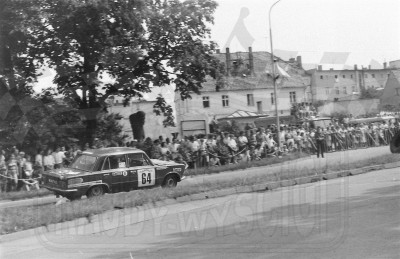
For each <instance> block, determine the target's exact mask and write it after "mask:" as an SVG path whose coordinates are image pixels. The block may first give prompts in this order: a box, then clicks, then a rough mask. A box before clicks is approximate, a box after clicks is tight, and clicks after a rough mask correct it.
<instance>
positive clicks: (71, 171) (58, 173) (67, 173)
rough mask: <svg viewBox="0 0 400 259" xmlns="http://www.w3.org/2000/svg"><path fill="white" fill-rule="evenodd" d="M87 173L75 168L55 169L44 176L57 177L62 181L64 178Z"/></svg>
mask: <svg viewBox="0 0 400 259" xmlns="http://www.w3.org/2000/svg"><path fill="white" fill-rule="evenodd" d="M85 173H86V171H83V170H79V169H75V168H60V169H53V170H50V171H46V172H44V173H43V174H44V175H51V176H55V177H58V178H60V179H62V178H69V177H74V176H78V175H82V174H85Z"/></svg>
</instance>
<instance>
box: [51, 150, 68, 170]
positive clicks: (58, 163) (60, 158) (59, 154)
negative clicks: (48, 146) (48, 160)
mask: <svg viewBox="0 0 400 259" xmlns="http://www.w3.org/2000/svg"><path fill="white" fill-rule="evenodd" d="M53 157H54V169H58V168H61V167H62V165H63V162H64V159H65V154H64V152H63V151H61V150H60V148H59V147H57V148H56V151H54V152H53Z"/></svg>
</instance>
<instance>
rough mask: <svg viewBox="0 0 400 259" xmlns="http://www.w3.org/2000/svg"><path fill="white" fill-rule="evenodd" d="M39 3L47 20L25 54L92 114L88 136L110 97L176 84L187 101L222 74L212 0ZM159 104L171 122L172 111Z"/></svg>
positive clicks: (158, 109)
mask: <svg viewBox="0 0 400 259" xmlns="http://www.w3.org/2000/svg"><path fill="white" fill-rule="evenodd" d="M37 1H40V2H41V4H40V12H41V19H37V20H35V21H34V22H32V28H31V29H30V32H31V34H32V38H34V39H35V41H31V42H30V44H29V48H27V51H26V53H25V55H26V56H28V57H35V63H34V64H35V65H36V66H40V65H46V66H50V67H52V68H54V69H55V70H56V72H57V75H56V78H55V83H56V84H57V86H58V91H59V93H61V94H63V95H64V96H66V97H68V98H71V99H73V100H74V101H75V103H76V106H77V108H79V109H81V111H82V112H83V114H84V115H85V116H86V121H87V137H88V138H92V137H93V136H94V133H95V128H96V123H97V115H98V113H99V112H100V111H101V110H103V109H104V108H105V107H106V105H105V101H106V99H107V98H108V97H110V96H111V95H119V96H123V97H125V98H127V99H129V98H131V97H135V96H139V97H140V96H141V95H142V93H146V92H150V91H151V87H162V86H166V85H170V84H174V85H176V91H177V92H179V94H180V96H181V98H182V99H186V98H190V95H191V94H192V93H198V92H199V89H200V88H201V84H202V83H203V82H204V81H205V78H206V76H207V75H211V76H212V77H214V78H217V79H219V78H221V77H222V74H223V67H222V65H221V64H220V63H219V62H218V61H217V60H216V59H215V58H214V57H213V56H212V53H213V51H214V50H215V47H216V45H215V43H213V42H212V41H210V39H209V36H210V29H209V25H210V24H212V23H213V14H214V11H215V9H216V7H217V4H216V3H215V1H214V0H187V1H183V2H182V1H180V0H168V1H167V0H124V1H114V0H89V1H80V0H57V1H54V0H37ZM38 53H39V55H38ZM104 78H108V79H109V80H107V82H106V81H104V80H103V79H104ZM221 81H222V80H217V82H218V84H219V83H220V82H221ZM161 99H162V97H161ZM157 104H158V105H157V106H155V107H154V109H155V111H156V113H158V114H164V115H167V119H166V124H167V125H168V124H170V123H171V115H172V110H171V107H169V106H168V105H167V104H166V102H163V101H162V100H158V102H157Z"/></svg>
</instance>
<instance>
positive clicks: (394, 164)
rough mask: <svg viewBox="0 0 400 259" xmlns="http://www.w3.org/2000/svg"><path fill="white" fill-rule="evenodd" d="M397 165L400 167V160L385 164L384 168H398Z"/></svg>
mask: <svg viewBox="0 0 400 259" xmlns="http://www.w3.org/2000/svg"><path fill="white" fill-rule="evenodd" d="M396 167H400V161H399V162H394V163H389V164H384V165H383V168H385V169H391V168H396Z"/></svg>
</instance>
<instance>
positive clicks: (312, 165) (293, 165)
mask: <svg viewBox="0 0 400 259" xmlns="http://www.w3.org/2000/svg"><path fill="white" fill-rule="evenodd" d="M389 153H390V151H389V147H388V146H382V147H375V148H367V149H355V150H346V151H341V152H333V153H327V154H325V158H317V157H316V156H309V157H305V158H301V159H297V160H293V161H287V162H284V163H281V164H276V165H272V166H264V167H255V168H248V169H245V170H238V171H227V172H222V173H219V174H212V175H210V174H206V175H198V176H193V177H187V178H186V179H185V180H184V181H182V182H180V183H179V185H182V186H190V185H196V184H202V183H204V182H215V181H224V180H226V179H227V178H229V179H233V178H246V177H248V176H254V175H265V174H273V173H283V174H284V173H285V172H287V171H293V170H294V169H298V170H313V169H320V168H329V167H330V166H331V165H338V164H341V165H342V166H343V167H346V166H347V165H349V164H350V163H352V162H356V161H361V160H368V159H370V158H373V157H376V156H380V155H384V154H389ZM57 201H58V202H65V201H66V199H65V198H64V199H63V198H59V199H56V197H55V196H54V195H51V196H47V197H41V198H35V199H25V200H19V201H0V209H2V208H10V207H21V206H39V205H44V204H51V203H56V202H57Z"/></svg>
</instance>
